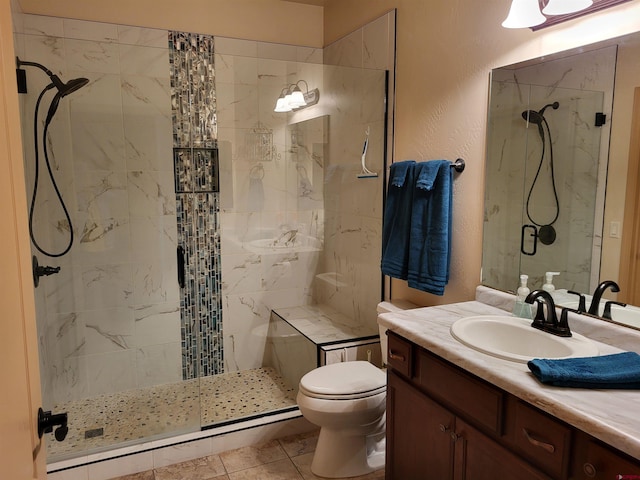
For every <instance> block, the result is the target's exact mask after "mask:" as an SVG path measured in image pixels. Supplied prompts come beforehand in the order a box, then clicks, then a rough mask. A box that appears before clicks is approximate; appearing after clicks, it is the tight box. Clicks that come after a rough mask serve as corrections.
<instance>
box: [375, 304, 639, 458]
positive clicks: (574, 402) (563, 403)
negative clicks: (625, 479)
mask: <svg viewBox="0 0 640 480" xmlns="http://www.w3.org/2000/svg"><path fill="white" fill-rule="evenodd" d="M500 294H501V295H503V296H504V295H505V294H502V293H500ZM477 298H478V295H477ZM510 298H513V296H511V297H510ZM489 303H490V302H489ZM494 304H495V302H494ZM496 314H497V315H507V316H508V315H509V313H508V312H507V311H505V310H501V309H499V308H496V307H493V306H490V305H487V304H486V303H481V302H479V301H472V302H464V303H455V304H450V305H441V306H437V307H426V308H417V309H415V310H406V311H402V312H393V313H385V314H383V315H380V316H379V317H378V323H379V324H381V325H383V326H386V327H388V328H389V329H390V330H392V331H394V332H396V333H398V334H399V335H401V336H403V337H404V338H406V339H407V340H410V341H412V342H414V343H416V344H417V345H419V346H421V347H423V348H425V349H427V350H429V351H431V352H433V353H435V354H436V355H439V356H440V357H442V358H444V359H446V360H448V361H450V362H451V363H453V364H455V365H458V366H459V367H461V368H463V369H465V370H467V371H468V372H470V373H473V374H474V375H477V376H478V377H480V378H483V379H484V380H486V381H488V382H490V383H492V384H494V385H496V386H498V387H500V388H502V389H503V390H505V391H507V392H509V393H511V394H513V395H515V396H516V397H518V398H521V399H522V400H524V401H526V402H528V403H530V404H531V405H534V406H536V407H538V408H540V409H541V410H543V411H545V412H548V413H550V414H551V415H553V416H555V417H557V418H559V419H561V420H563V421H565V422H566V423H568V424H570V425H573V426H574V427H576V428H578V429H580V430H582V431H584V432H586V433H588V434H590V435H593V436H594V437H596V438H598V439H600V440H602V441H603V442H605V443H607V444H609V445H611V446H613V447H615V448H617V449H619V450H621V451H623V452H625V453H627V454H629V455H631V456H633V457H634V458H636V459H640V413H639V408H640V390H594V389H582V388H563V387H553V386H547V385H543V384H542V383H540V382H539V381H538V380H537V379H536V378H535V377H534V376H533V375H532V374H531V373H530V371H529V369H528V367H527V365H526V364H523V363H516V362H511V361H508V360H502V359H500V358H497V357H493V356H490V355H487V354H484V353H481V352H478V351H476V350H473V349H471V348H469V347H466V346H465V345H463V344H462V343H460V342H458V341H457V340H456V339H454V338H453V337H452V336H451V334H450V333H449V328H450V327H451V324H452V323H453V322H455V321H456V320H457V319H459V318H462V317H469V316H473V315H496ZM581 317H583V316H581ZM572 318H573V317H570V318H569V325H570V326H574V323H575V329H574V331H579V332H580V333H582V334H583V335H585V336H587V337H590V338H591V339H594V341H595V338H594V336H590V335H589V333H588V332H589V331H590V326H589V325H590V322H594V321H595V322H598V321H597V320H594V319H590V318H588V319H586V320H587V321H586V323H585V325H578V323H579V322H580V321H581V319H580V320H575V322H572ZM600 323H602V324H603V325H604V322H602V321H600ZM601 327H602V325H600V324H597V328H598V329H601V330H602V328H604V330H605V331H608V329H609V326H608V325H604V327H602V328H601ZM611 327H612V328H614V326H613V325H612V326H611ZM592 330H595V329H592ZM612 331H614V332H617V330H616V329H615V328H614V329H613V330H612ZM626 332H627V331H625V330H622V331H621V332H618V333H621V334H622V335H625V333H626ZM599 333H601V332H599ZM600 336H602V335H600ZM632 337H633V335H632ZM633 340H634V344H635V346H636V348H635V351H640V341H639V340H638V338H634V339H633ZM596 343H597V344H598V347H599V349H600V353H601V354H606V353H615V352H618V351H620V349H619V348H616V347H613V346H611V345H617V344H615V343H612V342H608V343H609V344H605V343H601V342H596ZM627 343H628V342H627ZM625 349H627V350H633V349H632V348H629V345H625Z"/></svg>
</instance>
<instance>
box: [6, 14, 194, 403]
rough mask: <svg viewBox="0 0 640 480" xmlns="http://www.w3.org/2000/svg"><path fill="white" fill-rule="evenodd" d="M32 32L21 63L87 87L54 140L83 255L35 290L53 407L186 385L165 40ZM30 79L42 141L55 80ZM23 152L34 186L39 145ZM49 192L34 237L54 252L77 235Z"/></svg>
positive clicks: (78, 25) (64, 111) (163, 36)
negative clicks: (44, 98)
mask: <svg viewBox="0 0 640 480" xmlns="http://www.w3.org/2000/svg"><path fill="white" fill-rule="evenodd" d="M22 25H23V30H22V31H21V32H19V33H17V34H16V48H17V51H18V54H19V55H20V57H21V58H22V59H24V60H29V61H35V62H39V63H42V64H43V65H45V66H47V67H48V68H49V69H51V70H52V71H54V72H56V73H60V74H61V77H62V78H63V80H68V79H70V78H76V77H86V78H88V79H89V80H90V83H89V84H88V85H87V86H85V87H84V88H82V89H81V90H78V91H77V92H75V93H73V94H72V95H69V96H68V97H65V98H64V99H63V100H62V101H61V102H60V108H59V111H58V113H57V114H56V117H55V119H54V121H53V122H52V125H51V129H50V130H51V139H54V140H55V141H53V140H52V141H51V145H50V146H51V151H50V154H51V160H52V166H53V168H54V171H55V174H56V178H57V180H58V182H59V186H60V189H61V191H62V195H63V198H64V199H65V201H66V203H67V206H68V207H69V209H70V212H71V217H72V219H73V222H74V231H75V234H76V243H75V244H74V246H73V248H72V250H71V252H70V253H69V254H68V255H66V256H64V257H62V258H59V259H49V258H47V257H44V256H40V262H41V263H43V264H45V263H46V264H51V265H59V266H60V267H61V271H60V273H59V274H58V275H57V276H55V277H47V278H46V279H43V281H42V282H41V284H40V287H39V288H37V289H36V302H37V318H38V331H39V341H40V349H41V355H40V359H41V363H42V365H41V372H42V375H41V377H42V382H43V390H44V391H43V393H44V398H46V399H47V400H48V401H50V402H53V403H56V402H59V401H63V400H72V399H80V398H84V397H89V396H94V395H97V394H101V393H110V392H115V391H121V390H128V389H132V388H137V387H144V386H150V385H155V384H159V383H167V382H174V381H179V380H180V379H181V377H182V375H181V371H180V355H181V346H180V312H179V290H178V286H177V283H176V280H175V279H176V262H175V249H176V236H177V232H176V201H175V194H174V181H173V167H172V165H171V161H170V159H171V148H172V144H171V138H172V126H171V101H170V100H171V99H170V82H169V71H168V68H167V66H168V64H169V57H168V48H167V32H166V31H165V30H152V29H144V28H136V27H126V26H119V25H111V24H102V23H96V22H84V21H77V20H70V19H62V18H53V17H43V16H34V15H24V19H23V22H22ZM27 77H28V87H29V92H30V95H27V96H24V95H23V96H21V102H22V108H23V121H24V122H25V123H24V126H23V129H24V131H25V132H32V131H33V109H34V101H35V97H36V96H37V92H39V91H40V89H41V88H43V87H44V86H45V85H46V81H47V78H46V75H44V73H43V72H41V71H39V70H38V69H35V68H28V69H27ZM47 104H48V103H47ZM24 143H25V159H26V160H25V162H26V170H27V172H26V178H27V183H28V184H29V183H30V182H31V181H32V179H33V164H34V163H33V160H34V153H33V150H34V149H33V143H32V139H31V138H29V136H28V135H27V136H26V138H25V139H24ZM41 168H42V167H41ZM31 188H32V186H31V185H28V192H29V194H30V192H31ZM40 188H41V191H40V194H39V198H40V199H41V200H40V201H39V202H38V203H37V204H36V211H35V219H36V221H35V222H34V223H35V225H36V229H35V230H36V232H35V233H36V235H38V236H39V237H40V238H42V239H43V242H42V243H44V244H45V245H53V246H54V247H53V248H52V249H55V248H56V245H57V243H56V242H59V241H58V240H56V239H58V238H64V233H65V232H64V230H65V229H67V230H68V225H67V224H66V222H65V221H64V220H63V219H64V217H63V216H62V213H61V211H60V209H59V207H57V205H56V204H55V203H54V202H51V201H46V199H47V198H54V197H53V192H52V190H51V188H50V187H49V186H47V184H46V183H43V184H42V185H41V187H40ZM45 406H47V405H45ZM51 406H52V405H49V407H51Z"/></svg>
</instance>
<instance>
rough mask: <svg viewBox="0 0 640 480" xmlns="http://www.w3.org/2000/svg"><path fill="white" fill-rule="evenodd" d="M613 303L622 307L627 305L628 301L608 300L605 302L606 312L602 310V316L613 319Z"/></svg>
mask: <svg viewBox="0 0 640 480" xmlns="http://www.w3.org/2000/svg"><path fill="white" fill-rule="evenodd" d="M611 305H620V306H621V307H626V306H627V304H626V303H622V302H615V301H613V300H610V301H608V302H607V303H605V304H604V312H602V318H606V319H607V320H613V319H612V318H611Z"/></svg>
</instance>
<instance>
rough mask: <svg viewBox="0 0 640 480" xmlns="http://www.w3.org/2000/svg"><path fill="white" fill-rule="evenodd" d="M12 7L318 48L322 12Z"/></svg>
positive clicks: (226, 4) (226, 2) (222, 2)
mask: <svg viewBox="0 0 640 480" xmlns="http://www.w3.org/2000/svg"><path fill="white" fill-rule="evenodd" d="M18 1H19V2H20V5H21V6H22V9H23V10H24V13H33V14H39V15H50V16H53V17H66V18H77V19H81V20H94V21H98V22H110V23H119V24H122V25H136V26H143V27H153V28H166V29H167V30H181V31H184V32H194V33H206V34H211V35H218V36H222V37H234V38H245V39H251V40H260V41H264V42H275V43H287V44H291V45H300V46H308V47H322V15H323V10H322V7H318V6H314V5H302V4H298V3H291V2H282V1H279V0H178V1H176V0H108V1H105V0H56V1H47V0H18ZM292 19H295V21H292Z"/></svg>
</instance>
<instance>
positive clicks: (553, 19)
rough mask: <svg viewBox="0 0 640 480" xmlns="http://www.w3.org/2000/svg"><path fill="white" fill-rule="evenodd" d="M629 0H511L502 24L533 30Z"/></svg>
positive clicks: (507, 26)
mask: <svg viewBox="0 0 640 480" xmlns="http://www.w3.org/2000/svg"><path fill="white" fill-rule="evenodd" d="M629 1H632V0H511V8H510V10H509V15H507V18H506V19H505V21H504V22H502V26H503V27H505V28H531V30H534V31H535V30H539V29H541V28H545V27H549V26H551V25H557V24H558V23H562V22H566V21H567V20H572V19H574V18H579V17H582V16H583V15H588V14H590V13H594V12H597V11H600V10H605V9H607V8H610V7H613V6H615V5H620V4H622V3H626V2H629ZM541 9H542V11H540V10H541Z"/></svg>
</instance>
